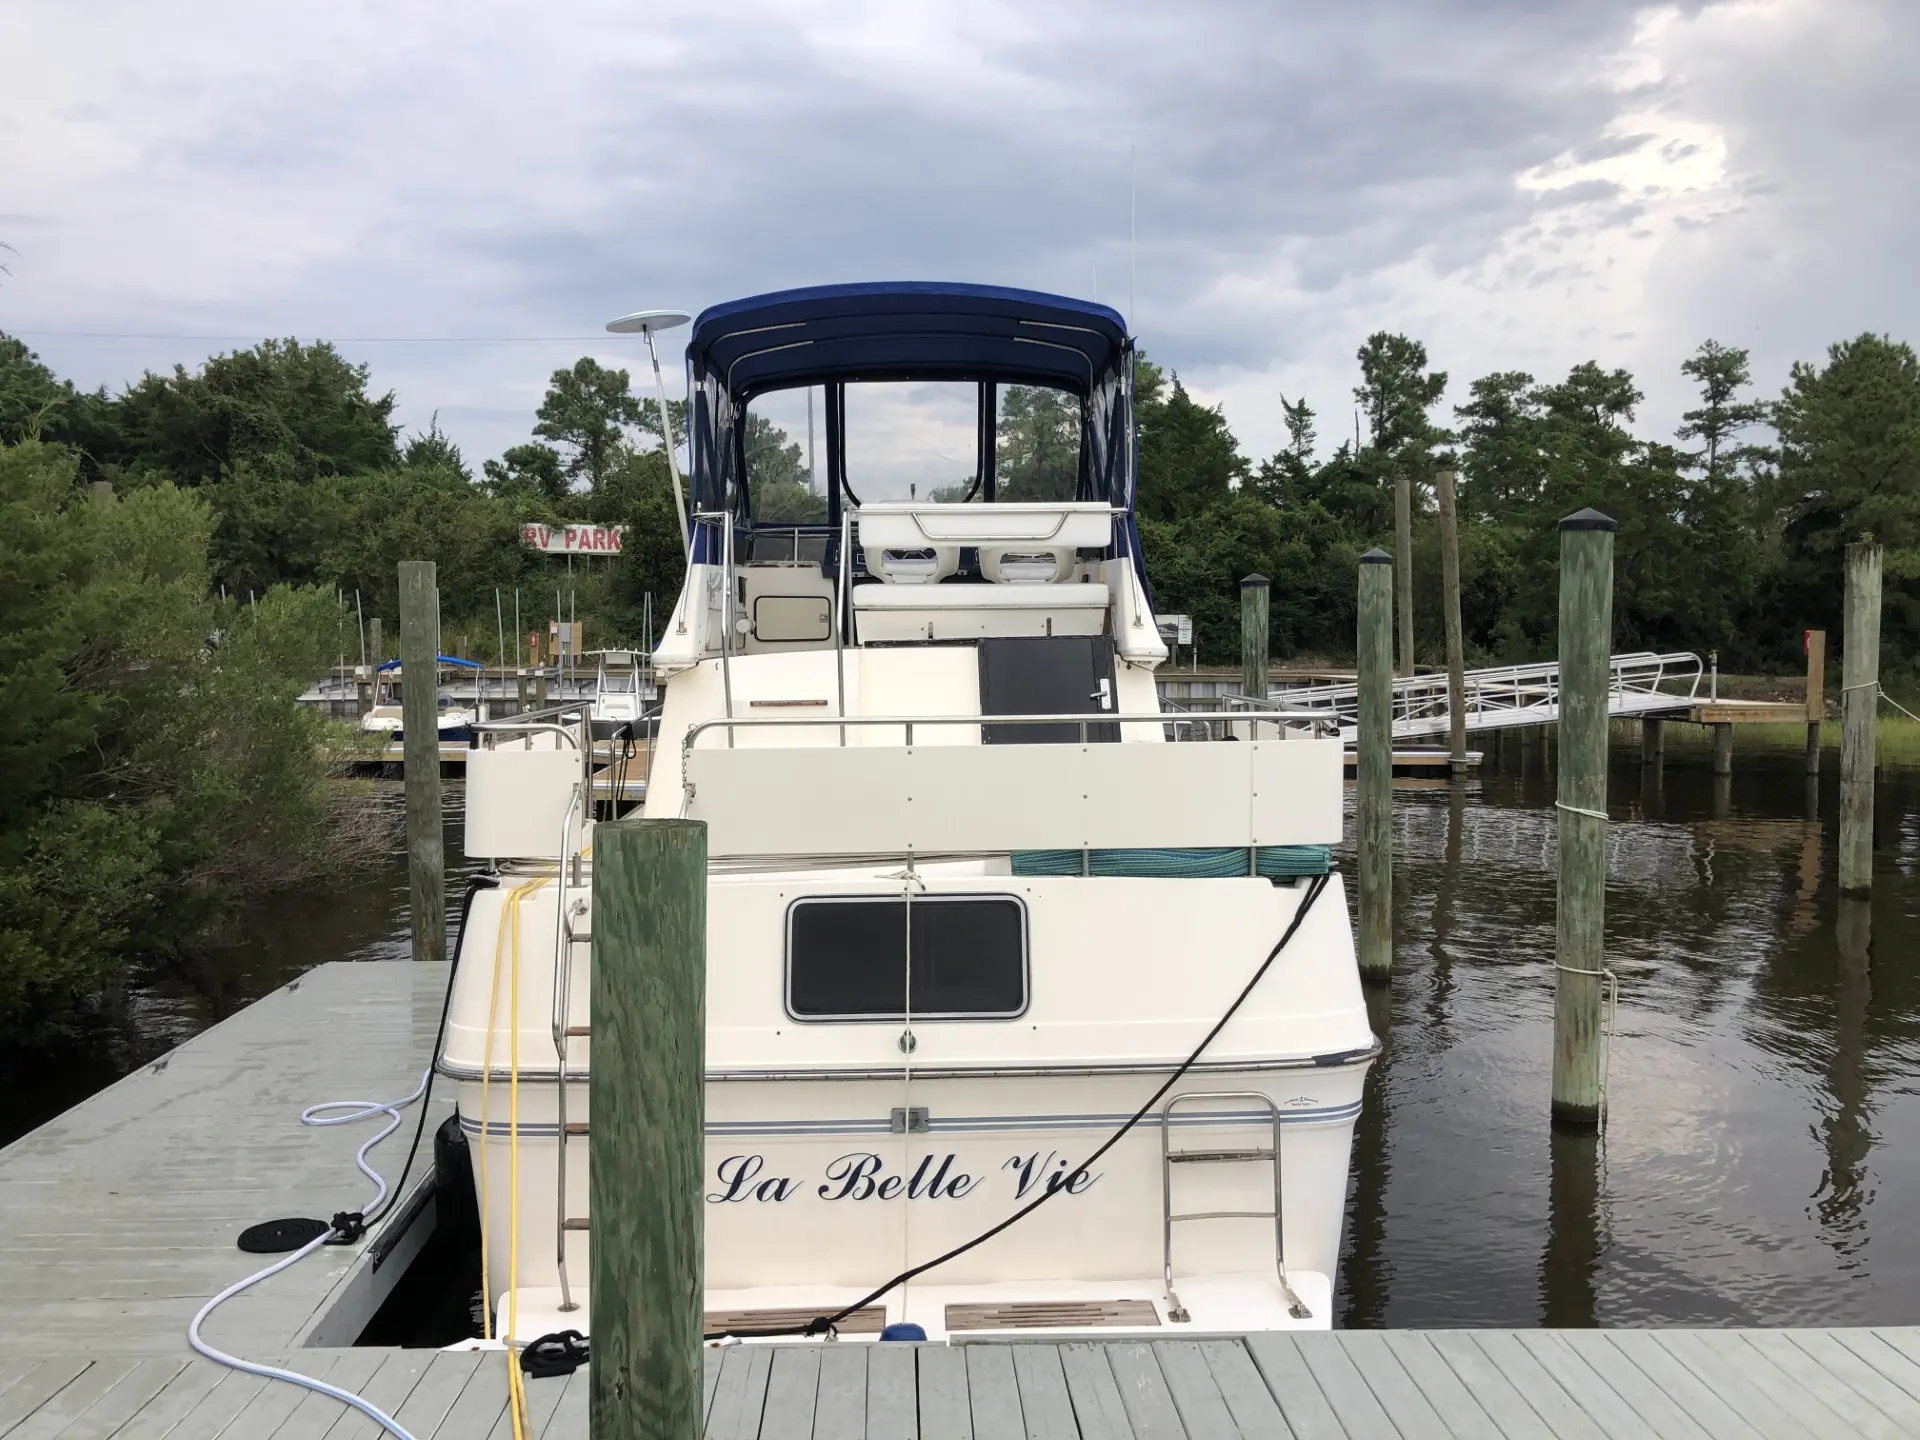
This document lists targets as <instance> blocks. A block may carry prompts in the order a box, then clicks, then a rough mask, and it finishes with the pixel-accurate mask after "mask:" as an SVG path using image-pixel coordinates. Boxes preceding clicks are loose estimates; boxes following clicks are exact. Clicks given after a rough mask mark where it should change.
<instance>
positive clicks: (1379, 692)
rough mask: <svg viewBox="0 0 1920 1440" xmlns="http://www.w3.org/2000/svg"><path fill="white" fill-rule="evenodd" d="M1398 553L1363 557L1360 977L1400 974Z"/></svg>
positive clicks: (1358, 760) (1357, 817)
mask: <svg viewBox="0 0 1920 1440" xmlns="http://www.w3.org/2000/svg"><path fill="white" fill-rule="evenodd" d="M1392 567H1393V557H1392V556H1391V555H1389V554H1387V552H1386V551H1384V550H1378V549H1375V550H1369V551H1368V552H1367V553H1366V554H1364V555H1362V556H1361V557H1360V626H1359V635H1358V637H1357V644H1356V646H1355V649H1356V650H1357V652H1358V657H1359V662H1360V695H1359V715H1358V722H1359V724H1358V728H1359V735H1358V737H1357V741H1358V753H1357V754H1356V755H1355V757H1354V761H1355V763H1354V804H1353V808H1354V828H1355V842H1356V848H1357V850H1358V852H1359V870H1360V894H1359V901H1358V904H1359V909H1360V978H1361V979H1362V980H1367V981H1371V982H1374V983H1376V984H1384V983H1385V982H1386V981H1388V980H1390V979H1391V978H1392V977H1393V568H1392Z"/></svg>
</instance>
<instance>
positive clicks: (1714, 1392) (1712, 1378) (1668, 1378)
mask: <svg viewBox="0 0 1920 1440" xmlns="http://www.w3.org/2000/svg"><path fill="white" fill-rule="evenodd" d="M1606 1339H1607V1341H1608V1342H1609V1343H1610V1344H1612V1345H1614V1346H1615V1347H1616V1348H1618V1349H1619V1351H1620V1352H1621V1353H1622V1354H1623V1355H1625V1356H1626V1357H1627V1358H1628V1359H1629V1360H1631V1361H1633V1363H1634V1364H1635V1365H1637V1366H1639V1367H1640V1369H1641V1370H1643V1371H1645V1372H1646V1374H1647V1375H1648V1376H1649V1377H1650V1378H1651V1379H1652V1380H1653V1381H1654V1383H1655V1384H1657V1385H1659V1386H1660V1387H1661V1388H1662V1389H1663V1390H1665V1391H1666V1392H1667V1393H1668V1394H1669V1395H1672V1396H1673V1397H1674V1398H1675V1399H1680V1398H1681V1397H1682V1396H1685V1397H1686V1404H1687V1409H1688V1411H1689V1413H1691V1414H1693V1415H1694V1417H1695V1418H1696V1419H1699V1420H1700V1421H1701V1422H1702V1423H1703V1424H1706V1425H1707V1426H1708V1433H1709V1434H1711V1435H1714V1436H1716V1437H1717V1436H1719V1435H1720V1434H1722V1433H1733V1432H1732V1431H1730V1430H1728V1429H1726V1422H1725V1420H1724V1418H1723V1417H1724V1416H1725V1415H1726V1414H1727V1413H1729V1412H1730V1413H1732V1414H1733V1415H1735V1416H1737V1417H1738V1418H1739V1420H1740V1421H1741V1422H1742V1423H1744V1424H1745V1425H1746V1426H1747V1428H1748V1431H1749V1433H1756V1434H1758V1435H1759V1436H1760V1437H1761V1440H1806V1435H1807V1431H1806V1427H1805V1426H1803V1425H1801V1424H1800V1423H1799V1422H1798V1421H1796V1420H1795V1419H1794V1418H1793V1417H1792V1416H1791V1415H1787V1414H1785V1413H1784V1412H1782V1411H1781V1410H1780V1409H1779V1407H1778V1406H1776V1405H1774V1404H1772V1403H1771V1402H1769V1401H1768V1400H1766V1399H1765V1398H1764V1397H1761V1396H1759V1395H1757V1393H1756V1392H1755V1391H1754V1390H1753V1389H1752V1387H1750V1386H1747V1385H1743V1384H1741V1383H1740V1382H1739V1381H1738V1380H1737V1379H1731V1378H1730V1377H1729V1376H1728V1375H1727V1374H1726V1373H1725V1372H1724V1370H1723V1369H1720V1368H1718V1367H1713V1366H1709V1367H1707V1370H1706V1372H1705V1373H1702V1371H1701V1369H1700V1368H1699V1367H1698V1366H1696V1365H1691V1364H1688V1363H1686V1362H1685V1361H1683V1360H1682V1359H1681V1358H1680V1357H1679V1356H1678V1355H1676V1354H1674V1352H1673V1351H1672V1350H1671V1349H1669V1348H1668V1347H1667V1346H1665V1345H1663V1344H1661V1343H1660V1341H1659V1340H1658V1339H1657V1338H1656V1336H1655V1334H1654V1332H1653V1331H1651V1330H1638V1331H1630V1332H1626V1333H1614V1334H1610V1335H1608V1336H1607V1337H1606ZM1702 1392H1704V1396H1703V1394H1702ZM1716 1425H1717V1426H1718V1427H1719V1428H1715V1426H1716Z"/></svg>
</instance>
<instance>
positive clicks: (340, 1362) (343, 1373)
mask: <svg viewBox="0 0 1920 1440" xmlns="http://www.w3.org/2000/svg"><path fill="white" fill-rule="evenodd" d="M386 1358H387V1352H386V1351H384V1350H348V1351H346V1352H344V1353H343V1354H342V1355H341V1356H340V1358H339V1359H337V1360H335V1361H334V1363H333V1373H332V1374H331V1375H329V1376H328V1377H327V1380H328V1382H329V1383H330V1384H333V1385H337V1386H339V1387H340V1388H341V1389H342V1390H350V1391H352V1392H353V1393H354V1394H356V1395H358V1394H359V1393H360V1392H361V1391H362V1390H363V1389H365V1388H366V1384H367V1382H368V1381H369V1380H371V1379H373V1377H374V1376H375V1375H376V1374H377V1373H379V1370H380V1366H381V1365H382V1364H383V1363H384V1362H385V1360H386ZM207 1368H208V1369H212V1368H213V1367H212V1366H211V1365H208V1367H207ZM505 1384H506V1381H505V1378H504V1376H503V1378H502V1380H501V1386H502V1388H503V1389H504V1388H505ZM346 1413H347V1407H346V1406H345V1405H343V1404H341V1403H340V1402H339V1401H338V1400H335V1399H333V1398H332V1397H331V1396H329V1395H316V1394H313V1393H312V1392H308V1393H307V1394H306V1395H305V1396H304V1397H303V1398H302V1399H301V1401H300V1403H299V1404H298V1405H296V1406H295V1407H294V1410H293V1414H292V1415H291V1416H290V1417H288V1419H287V1421H286V1423H285V1424H283V1425H282V1426H281V1427H280V1428H279V1429H278V1430H276V1431H274V1433H273V1440H323V1437H324V1436H325V1435H326V1433H327V1432H328V1431H329V1430H331V1429H332V1428H333V1427H334V1425H335V1424H336V1423H338V1421H339V1419H340V1417H341V1416H342V1415H345V1414H346ZM115 1440H118V1437H115Z"/></svg>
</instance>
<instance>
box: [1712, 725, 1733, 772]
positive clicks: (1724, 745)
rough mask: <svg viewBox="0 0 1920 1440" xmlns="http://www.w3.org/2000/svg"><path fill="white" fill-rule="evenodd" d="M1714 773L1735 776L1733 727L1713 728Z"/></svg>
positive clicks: (1721, 726) (1719, 726)
mask: <svg viewBox="0 0 1920 1440" xmlns="http://www.w3.org/2000/svg"><path fill="white" fill-rule="evenodd" d="M1713 773H1714V774H1716V775H1731V774H1733V726H1731V725H1715V726H1714V727H1713Z"/></svg>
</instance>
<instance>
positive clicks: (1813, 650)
mask: <svg viewBox="0 0 1920 1440" xmlns="http://www.w3.org/2000/svg"><path fill="white" fill-rule="evenodd" d="M1806 646H1807V774H1809V775H1818V774H1819V773H1820V723H1821V721H1823V720H1825V719H1826V718H1827V632H1826V631H1824V630H1809V631H1807V636H1806Z"/></svg>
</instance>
